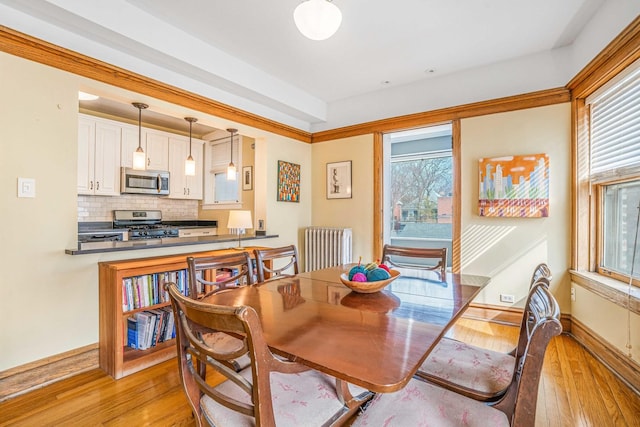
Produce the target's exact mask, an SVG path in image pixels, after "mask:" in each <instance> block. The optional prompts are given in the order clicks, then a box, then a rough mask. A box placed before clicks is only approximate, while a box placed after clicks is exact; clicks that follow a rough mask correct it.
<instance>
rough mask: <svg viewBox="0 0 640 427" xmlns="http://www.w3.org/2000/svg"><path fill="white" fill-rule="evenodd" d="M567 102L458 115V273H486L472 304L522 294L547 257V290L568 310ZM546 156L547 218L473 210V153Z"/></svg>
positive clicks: (496, 301) (475, 157)
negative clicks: (485, 214)
mask: <svg viewBox="0 0 640 427" xmlns="http://www.w3.org/2000/svg"><path fill="white" fill-rule="evenodd" d="M570 114H571V106H570V104H568V103H566V104H559V105H552V106H547V107H539V108H531V109H527V110H520V111H512V112H508V113H501V114H492V115H487V116H482V117H475V118H470V119H465V120H463V121H462V126H461V129H462V130H461V133H462V159H461V169H462V239H461V240H462V241H461V261H460V263H461V271H462V272H464V273H470V274H480V275H486V276H490V277H491V283H490V284H489V285H488V287H487V288H486V289H485V290H484V291H483V292H482V294H481V295H479V297H478V298H477V299H476V301H477V302H480V303H486V304H494V305H505V304H503V303H501V302H500V298H499V294H500V293H506V294H511V295H515V297H516V301H519V300H520V301H521V303H523V301H522V300H523V299H524V298H525V297H526V294H527V291H528V288H529V283H528V281H529V278H530V276H531V273H532V272H533V269H534V267H535V266H536V265H537V264H538V263H540V262H547V263H548V264H549V266H550V268H551V271H552V272H553V282H552V285H551V289H552V292H553V293H554V294H555V296H556V298H557V299H558V302H559V303H560V307H561V309H562V311H563V312H569V311H570V298H569V277H568V273H567V270H568V268H569V263H570V249H571V248H570V239H571V234H570V230H571V197H570V192H571V161H570V159H571V139H570V138H571V123H570ZM538 153H547V154H548V155H549V168H550V171H549V179H550V184H549V185H550V188H549V192H550V201H549V203H550V207H549V217H548V218H486V217H480V216H478V209H477V204H478V159H480V158H483V157H496V156H505V155H512V154H513V155H521V154H538Z"/></svg>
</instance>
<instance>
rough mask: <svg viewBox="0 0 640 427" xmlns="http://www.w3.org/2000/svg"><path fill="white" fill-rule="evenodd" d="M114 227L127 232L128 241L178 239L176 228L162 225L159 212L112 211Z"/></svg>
mask: <svg viewBox="0 0 640 427" xmlns="http://www.w3.org/2000/svg"><path fill="white" fill-rule="evenodd" d="M113 225H114V227H120V228H126V229H128V230H129V240H140V239H159V238H162V237H178V236H179V230H178V228H177V227H174V226H171V225H166V224H162V212H160V211H113Z"/></svg>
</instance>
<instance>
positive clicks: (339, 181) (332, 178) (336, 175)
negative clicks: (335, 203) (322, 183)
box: [327, 160, 351, 199]
mask: <svg viewBox="0 0 640 427" xmlns="http://www.w3.org/2000/svg"><path fill="white" fill-rule="evenodd" d="M350 198H351V160H347V161H344V162H337V163H327V199H350Z"/></svg>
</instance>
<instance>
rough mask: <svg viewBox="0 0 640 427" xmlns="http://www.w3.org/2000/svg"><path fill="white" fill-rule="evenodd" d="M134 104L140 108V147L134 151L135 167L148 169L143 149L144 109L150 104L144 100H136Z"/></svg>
mask: <svg viewBox="0 0 640 427" xmlns="http://www.w3.org/2000/svg"><path fill="white" fill-rule="evenodd" d="M133 106H134V107H136V108H137V109H138V148H137V149H136V151H134V152H133V168H134V169H138V170H144V169H146V163H147V161H146V158H145V157H146V156H145V155H144V150H143V149H142V110H144V109H145V108H149V106H148V105H147V104H143V103H142V102H134V103H133Z"/></svg>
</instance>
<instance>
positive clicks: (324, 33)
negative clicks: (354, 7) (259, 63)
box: [293, 0, 342, 40]
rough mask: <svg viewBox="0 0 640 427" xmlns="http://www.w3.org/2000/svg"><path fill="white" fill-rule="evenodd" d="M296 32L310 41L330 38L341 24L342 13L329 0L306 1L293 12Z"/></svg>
mask: <svg viewBox="0 0 640 427" xmlns="http://www.w3.org/2000/svg"><path fill="white" fill-rule="evenodd" d="M293 20H294V21H295V23H296V27H298V30H299V31H300V32H301V33H302V34H303V35H304V36H305V37H307V38H310V39H311V40H325V39H328V38H329V37H331V36H332V35H333V34H334V33H335V32H336V31H338V27H340V23H341V22H342V12H340V9H338V6H336V5H335V4H333V3H331V0H306V1H304V2H303V3H300V4H299V5H298V7H296V8H295V10H294V11H293Z"/></svg>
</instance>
